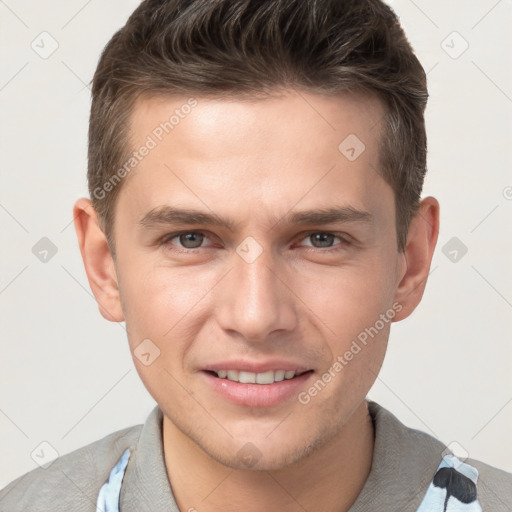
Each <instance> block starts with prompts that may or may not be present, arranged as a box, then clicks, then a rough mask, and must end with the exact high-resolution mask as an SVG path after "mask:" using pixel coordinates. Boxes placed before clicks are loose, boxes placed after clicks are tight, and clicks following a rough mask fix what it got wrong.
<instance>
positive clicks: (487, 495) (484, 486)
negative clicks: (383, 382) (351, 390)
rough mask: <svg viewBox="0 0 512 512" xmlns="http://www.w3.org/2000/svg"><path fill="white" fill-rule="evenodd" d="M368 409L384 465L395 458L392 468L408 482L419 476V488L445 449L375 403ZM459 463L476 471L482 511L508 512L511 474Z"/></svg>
mask: <svg viewBox="0 0 512 512" xmlns="http://www.w3.org/2000/svg"><path fill="white" fill-rule="evenodd" d="M368 407H369V410H370V414H371V416H372V418H374V421H376V422H377V428H379V425H380V427H381V428H382V430H383V431H384V432H385V436H383V437H384V438H385V439H384V441H385V442H384V444H385V445H387V446H386V447H384V446H383V447H381V448H383V449H387V450H388V455H389V458H388V459H387V460H388V462H390V463H391V460H392V459H399V460H400V461H401V462H400V463H399V464H398V463H397V464H396V467H397V468H398V467H399V468H400V473H402V474H403V476H405V475H408V478H407V480H409V481H411V482H414V481H415V480H416V481H417V482H418V483H420V475H421V487H423V486H424V484H425V483H426V480H425V478H426V477H428V479H429V480H430V481H432V478H433V476H434V474H435V472H436V470H437V468H438V466H439V464H440V463H441V460H442V458H443V456H444V455H446V454H448V453H451V452H450V450H449V448H448V446H447V445H445V444H444V443H442V442H441V441H440V440H439V439H436V438H435V437H433V436H431V435H430V434H427V433H426V432H423V431H421V430H417V429H414V428H410V427H407V426H406V425H404V424H403V423H401V422H400V421H399V420H398V419H397V418H396V417H395V416H394V415H393V414H392V413H391V412H390V411H388V410H387V409H385V408H384V407H382V406H381V405H379V404H377V403H376V402H373V401H369V402H368ZM459 460H460V461H461V462H464V463H465V464H468V465H470V466H472V467H474V468H475V469H476V470H477V471H478V480H477V494H478V499H479V501H480V503H481V505H482V508H483V510H492V511H494V512H498V511H502V510H503V511H508V510H509V507H510V504H511V503H512V473H509V472H507V471H504V470H502V469H499V468H496V467H494V466H491V465H489V464H486V463H484V462H482V461H479V460H475V459H472V458H464V459H462V458H460V457H459ZM420 468H421V469H420ZM404 480H405V478H404Z"/></svg>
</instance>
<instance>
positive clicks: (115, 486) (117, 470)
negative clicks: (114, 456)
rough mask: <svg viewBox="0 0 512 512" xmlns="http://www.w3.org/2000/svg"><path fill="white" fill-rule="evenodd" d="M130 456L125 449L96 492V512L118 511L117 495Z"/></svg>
mask: <svg viewBox="0 0 512 512" xmlns="http://www.w3.org/2000/svg"><path fill="white" fill-rule="evenodd" d="M129 458H130V450H129V449H126V450H125V452H124V453H123V455H121V458H120V459H119V460H118V461H117V464H116V465H115V466H114V467H113V468H112V471H110V476H109V478H108V481H107V482H105V483H104V484H103V485H102V486H101V489H100V493H99V494H98V500H97V502H96V512H119V496H120V495H121V484H122V483H123V476H124V472H125V471H126V466H127V465H128V459H129Z"/></svg>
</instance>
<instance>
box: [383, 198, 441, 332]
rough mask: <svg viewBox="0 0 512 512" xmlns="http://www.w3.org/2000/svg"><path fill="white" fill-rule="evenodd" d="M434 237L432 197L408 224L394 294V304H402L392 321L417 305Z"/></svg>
mask: <svg viewBox="0 0 512 512" xmlns="http://www.w3.org/2000/svg"><path fill="white" fill-rule="evenodd" d="M438 234H439V202H438V201H437V199H435V198H434V197H426V198H425V199H423V200H422V201H421V203H420V206H419V209H418V211H417V212H416V215H415V216H414V217H413V218H412V220H411V223H410V225H409V233H408V235H407V245H406V248H405V250H404V254H403V257H404V260H405V265H404V267H405V270H404V273H403V276H402V278H401V281H400V283H399V285H398V288H397V290H396V292H395V301H397V302H398V303H400V304H401V305H402V309H401V310H400V312H398V313H397V315H396V316H395V317H394V319H393V321H394V322H399V321H400V320H403V319H404V318H407V317H408V316H409V315H410V314H411V313H412V312H413V311H414V309H415V308H416V306H417V305H418V304H419V303H420V301H421V298H422V297H423V292H424V291H425V286H426V284H427V278H428V274H429V271H430V263H431V261H432V256H433V254H434V249H435V247H436V243H437V237H438Z"/></svg>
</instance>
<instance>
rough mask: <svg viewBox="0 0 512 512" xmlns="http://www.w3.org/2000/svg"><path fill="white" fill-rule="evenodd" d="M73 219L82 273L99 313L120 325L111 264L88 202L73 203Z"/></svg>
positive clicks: (104, 239)
mask: <svg viewBox="0 0 512 512" xmlns="http://www.w3.org/2000/svg"><path fill="white" fill-rule="evenodd" d="M73 218H74V224H75V231H76V235H77V238H78V245H79V247H80V253H81V254H82V260H83V262H84V267H85V272H86V274H87V279H88V280H89V285H90V287H91V290H92V292H93V294H94V297H95V298H96V301H97V302H98V307H99V310H100V313H101V315H102V316H103V317H104V318H105V319H107V320H109V321H111V322H122V321H123V320H124V315H123V311H122V308H121V300H120V296H119V290H118V284H117V275H116V271H115V264H114V260H113V259H112V255H111V253H110V249H109V246H108V243H107V239H106V237H105V234H104V233H103V231H102V229H101V227H100V225H99V222H98V216H97V214H96V211H95V210H94V208H93V206H92V203H91V201H90V200H89V199H86V198H81V199H78V200H77V201H76V202H75V205H74V207H73Z"/></svg>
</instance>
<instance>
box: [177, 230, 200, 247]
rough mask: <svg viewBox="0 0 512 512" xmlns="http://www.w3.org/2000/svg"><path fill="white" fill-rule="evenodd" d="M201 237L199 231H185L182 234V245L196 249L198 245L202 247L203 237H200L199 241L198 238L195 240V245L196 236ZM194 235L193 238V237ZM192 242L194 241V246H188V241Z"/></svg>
mask: <svg viewBox="0 0 512 512" xmlns="http://www.w3.org/2000/svg"><path fill="white" fill-rule="evenodd" d="M197 236H199V237H201V236H202V235H200V234H198V233H185V234H183V235H181V236H180V242H181V243H182V245H183V246H184V247H186V248H187V249H194V248H196V247H200V246H201V241H202V240H201V239H199V243H198V241H197V240H195V245H194V237H197ZM191 237H192V239H191ZM189 242H191V243H192V247H190V246H188V245H187V243H189Z"/></svg>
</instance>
